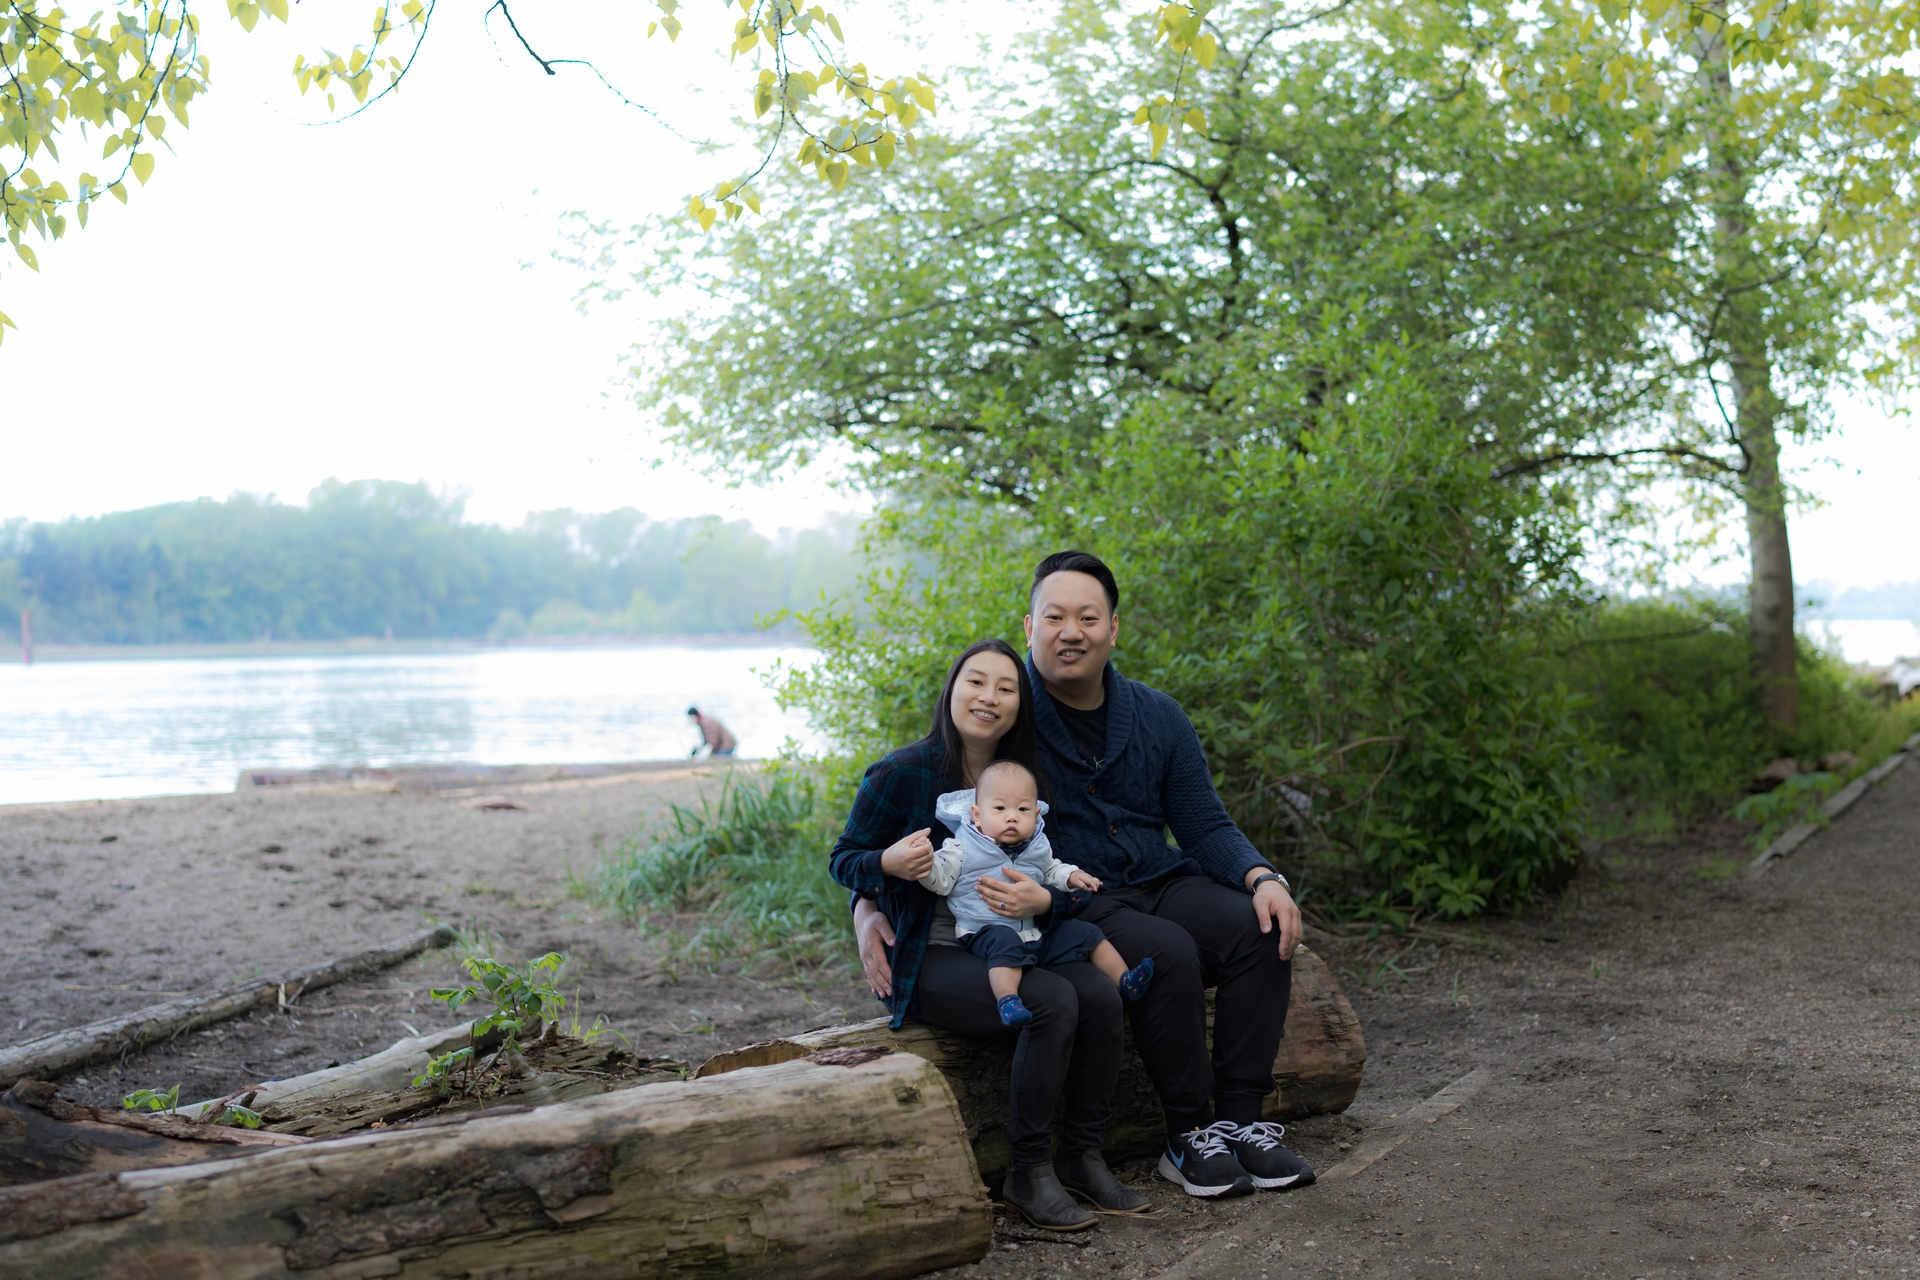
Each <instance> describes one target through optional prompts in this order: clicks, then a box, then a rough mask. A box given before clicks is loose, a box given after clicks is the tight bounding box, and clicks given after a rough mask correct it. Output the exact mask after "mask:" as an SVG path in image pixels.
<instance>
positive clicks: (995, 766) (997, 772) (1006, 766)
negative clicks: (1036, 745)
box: [973, 760, 1040, 796]
mask: <svg viewBox="0 0 1920 1280" xmlns="http://www.w3.org/2000/svg"><path fill="white" fill-rule="evenodd" d="M1016 775H1017V776H1019V777H1022V778H1025V779H1026V780H1027V781H1028V782H1030V783H1032V784H1033V789H1034V792H1035V793H1036V794H1038V792H1039V790H1040V780H1039V779H1038V778H1037V777H1035V776H1034V772H1033V770H1031V769H1029V768H1027V766H1025V765H1023V764H1021V763H1020V762H1019V761H1018V760H995V761H994V762H993V763H992V764H990V765H988V766H987V767H986V768H984V769H982V770H981V771H980V776H979V777H977V778H975V779H974V780H973V793H974V795H976V796H978V795H979V794H980V793H981V792H982V791H986V790H988V789H989V788H991V787H992V786H993V783H994V780H995V779H999V778H1005V779H1008V780H1011V779H1012V778H1013V777H1014V776H1016Z"/></svg>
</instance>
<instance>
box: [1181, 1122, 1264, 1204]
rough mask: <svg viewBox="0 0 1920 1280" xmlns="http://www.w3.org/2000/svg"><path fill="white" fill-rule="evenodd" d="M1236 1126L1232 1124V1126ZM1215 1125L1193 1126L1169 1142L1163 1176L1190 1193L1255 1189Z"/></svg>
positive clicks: (1216, 1193)
mask: <svg viewBox="0 0 1920 1280" xmlns="http://www.w3.org/2000/svg"><path fill="white" fill-rule="evenodd" d="M1229 1127H1232V1126H1229ZM1219 1128H1220V1126H1219V1125H1217V1124H1216V1125H1214V1126H1213V1127H1212V1128H1208V1129H1189V1130H1187V1131H1186V1132H1185V1133H1183V1134H1181V1135H1180V1136H1179V1137H1177V1138H1174V1139H1172V1140H1171V1141H1169V1142H1168V1143H1167V1149H1166V1151H1165V1152H1163V1153H1162V1154H1161V1156H1160V1176H1161V1177H1163V1178H1165V1179H1166V1180H1167V1181H1168V1182H1177V1183H1179V1184H1180V1185H1181V1186H1182V1187H1183V1188H1185V1189H1186V1193H1187V1194H1188V1195H1190V1196H1202V1197H1205V1198H1207V1199H1212V1198H1213V1197H1216V1196H1244V1195H1251V1194H1252V1193H1253V1179H1252V1178H1251V1177H1249V1176H1248V1175H1247V1171H1246V1170H1245V1169H1242V1168H1241V1167H1240V1162H1239V1161H1238V1160H1236V1159H1234V1158H1233V1152H1232V1151H1231V1150H1229V1149H1228V1147H1227V1144H1226V1141H1225V1139H1223V1138H1222V1137H1221V1136H1220V1134H1219V1133H1217V1132H1216V1130H1218V1129H1219Z"/></svg>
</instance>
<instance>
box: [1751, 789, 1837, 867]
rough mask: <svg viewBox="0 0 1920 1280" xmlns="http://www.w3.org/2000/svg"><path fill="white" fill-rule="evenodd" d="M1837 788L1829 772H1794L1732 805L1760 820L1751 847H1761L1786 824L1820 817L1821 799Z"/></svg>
mask: <svg viewBox="0 0 1920 1280" xmlns="http://www.w3.org/2000/svg"><path fill="white" fill-rule="evenodd" d="M1839 788H1840V779H1839V777H1838V776H1836V775H1834V774H1831V773H1801V774H1796V775H1794V776H1793V777H1791V778H1788V779H1787V780H1786V781H1785V782H1783V783H1781V784H1780V785H1779V786H1777V787H1775V788H1774V789H1773V790H1771V791H1763V792H1761V793H1760V794H1759V795H1755V796H1748V797H1747V798H1746V799H1745V800H1742V801H1741V802H1740V803H1739V804H1736V805H1735V806H1733V816H1734V817H1735V818H1736V819H1738V820H1739V821H1741V822H1752V823H1757V824H1759V825H1758V829H1757V830H1755V832H1754V833H1753V847H1754V848H1755V849H1764V848H1766V847H1767V845H1768V844H1770V843H1771V842H1772V841H1773V838H1774V837H1775V836H1777V835H1779V834H1780V833H1781V832H1782V831H1785V830H1786V829H1787V828H1789V827H1793V826H1797V825H1799V824H1800V823H1802V822H1819V821H1821V813H1820V802H1821V801H1823V800H1825V799H1826V798H1827V797H1828V796H1830V795H1832V794H1833V793H1834V792H1835V791H1837V790H1839Z"/></svg>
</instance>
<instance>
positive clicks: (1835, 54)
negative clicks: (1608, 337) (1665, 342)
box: [1503, 0, 1920, 734]
mask: <svg viewBox="0 0 1920 1280" xmlns="http://www.w3.org/2000/svg"><path fill="white" fill-rule="evenodd" d="M1532 12H1533V13H1534V14H1535V15H1536V16H1535V18H1534V20H1533V21H1530V22H1527V23H1523V24H1516V25H1515V27H1513V28H1512V29H1511V32H1512V37H1513V39H1512V41H1511V43H1509V44H1508V45H1507V46H1506V47H1505V49H1504V51H1503V59H1504V62H1505V69H1504V72H1503V78H1504V80H1505V82H1506V83H1507V84H1508V85H1509V87H1510V88H1511V89H1512V90H1513V91H1514V92H1515V93H1516V94H1520V95H1523V96H1525V95H1532V96H1534V97H1536V98H1539V99H1541V100H1545V101H1547V102H1548V103H1549V104H1550V105H1551V107H1552V108H1554V109H1558V110H1565V111H1574V110H1577V109H1579V108H1578V106H1577V104H1579V103H1581V102H1587V101H1607V102H1631V103H1633V104H1635V105H1636V106H1637V107H1638V108H1639V109H1641V110H1642V111H1644V112H1646V113H1647V114H1648V115H1649V119H1648V120H1647V121H1646V123H1645V124H1643V125H1642V126H1641V127H1640V129H1639V130H1638V131H1637V132H1636V134H1635V135H1634V136H1635V140H1636V141H1637V142H1638V144H1639V147H1640V153H1641V155H1642V156H1643V157H1644V163H1645V164H1646V166H1647V168H1648V169H1649V171H1650V172H1652V173H1654V174H1656V175H1657V176H1659V177H1660V178H1661V180H1662V197H1661V198H1662V199H1664V200H1665V201H1667V202H1668V203H1669V204H1670V205H1671V206H1673V207H1675V208H1677V209H1681V210H1685V211H1686V212H1687V215H1688V216H1687V217H1685V218H1683V219H1682V220H1681V222H1680V223H1679V224H1678V226H1679V231H1680V234H1679V235H1678V236H1676V238H1675V239H1674V241H1673V243H1672V245H1671V247H1670V249H1669V250H1668V254H1667V257H1668V272H1669V274H1670V278H1671V287H1670V288H1669V289H1668V291H1667V294H1668V297H1669V299H1670V304H1669V306H1670V310H1669V315H1670V317H1671V321H1672V330H1673V339H1672V343H1671V350H1672V352H1673V355H1674V363H1675V366H1676V369H1675V371H1676V373H1677V374H1678V375H1679V379H1680V380H1679V383H1678V385H1679V386H1680V387H1682V388H1683V389H1684V390H1685V391H1686V392H1687V394H1686V395H1685V396H1684V397H1682V398H1680V399H1677V400H1676V402H1675V405H1674V412H1673V415H1672V419H1671V421H1672V423H1673V426H1672V427H1671V429H1670V431H1669V434H1668V442H1669V443H1668V447H1669V448H1670V449H1672V450H1673V451H1674V456H1675V457H1680V458H1684V461H1685V466H1684V474H1687V475H1689V476H1690V477H1692V478H1693V479H1695V480H1698V481H1700V482H1701V483H1702V484H1704V485H1707V486H1713V487H1717V488H1718V489H1720V490H1721V491H1722V492H1724V493H1726V494H1727V495H1729V496H1730V498H1731V499H1732V504H1733V506H1734V508H1735V509H1737V510H1738V511H1739V512H1740V513H1741V515H1742V516H1743V517H1744V523H1745V528H1746V534H1747V551H1748V557H1749V561H1750V571H1751V572H1750V584H1751V585H1750V599H1749V609H1748V616H1749V636H1750V645H1751V650H1752V657H1753V663H1754V668H1755V672H1756V674H1757V675H1758V677H1759V684H1758V688H1759V691H1760V692H1759V697H1760V700H1761V709H1762V711H1763V712H1764V714H1765V716H1766V718H1767V719H1768V721H1769V722H1770V723H1771V724H1772V725H1773V727H1774V729H1775V731H1776V732H1777V733H1780V734H1790V733H1791V731H1792V730H1793V728H1794V725H1795V722H1796V719H1797V716H1798V697H1799V687H1800V681H1799V679H1798V676H1797V671H1798V663H1797V659H1796V653H1797V648H1796V642H1795V638H1794V612H1795V591H1794V579H1793V565H1792V555H1791V548H1790V539H1789V536H1788V522H1787V512H1788V507H1789V505H1790V501H1791V498H1792V496H1793V495H1792V491H1791V488H1790V485H1789V483H1788V480H1787V478H1786V477H1785V476H1784V475H1783V472H1782V468H1781V449H1782V444H1783V442H1784V441H1788V440H1793V439H1800V440H1805V439H1812V438H1817V437H1818V436H1819V435H1820V434H1821V433H1822V432H1823V431H1825V430H1826V429H1827V428H1828V427H1829V426H1830V425H1831V421H1832V411H1831V406H1832V402H1833V397H1834V394H1835V392H1836V391H1838V390H1840V389H1842V388H1845V387H1863V386H1864V387H1867V388H1876V389H1879V390H1882V391H1885V392H1888V393H1891V392H1894V391H1897V390H1899V389H1901V388H1904V387H1907V386H1910V385H1911V383H1912V379H1913V375H1914V373H1915V370H1916V367H1920V366H1916V363H1915V357H1916V356H1917V355H1920V326H1917V325H1916V311H1915V306H1914V299H1915V296H1916V285H1920V277H1917V275H1916V273H1917V272H1920V256H1917V255H1916V249H1915V238H1914V227H1915V220H1916V215H1917V214H1920V205H1916V192H1915V188H1914V184H1913V181H1912V165H1913V156H1914V155H1915V154H1916V149H1917V148H1920V87H1917V84H1916V79H1915V74H1914V71H1915V68H1914V65H1913V59H1912V50H1913V48H1914V46H1915V44H1916V41H1920V8H1916V7H1915V6H1913V5H1883V4H1879V3H1873V2H1872V0H1835V2H1833V3H1819V4H1813V3H1805V2H1803V0H1631V3H1629V2H1627V0H1621V2H1619V3H1607V4H1600V5H1586V4H1554V5H1546V6H1541V7H1538V8H1536V9H1534V10H1533V11H1532ZM1574 452H1575V453H1577V452H1578V451H1574ZM1604 453H1605V451H1594V452H1593V453H1592V454H1591V455H1590V456H1591V457H1598V458H1599V459H1600V460H1605V458H1604Z"/></svg>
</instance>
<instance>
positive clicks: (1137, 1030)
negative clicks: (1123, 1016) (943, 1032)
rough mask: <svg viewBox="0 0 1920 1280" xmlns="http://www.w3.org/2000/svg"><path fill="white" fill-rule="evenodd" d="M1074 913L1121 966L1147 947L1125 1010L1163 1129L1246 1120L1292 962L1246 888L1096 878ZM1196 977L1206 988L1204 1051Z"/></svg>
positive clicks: (1280, 1021)
mask: <svg viewBox="0 0 1920 1280" xmlns="http://www.w3.org/2000/svg"><path fill="white" fill-rule="evenodd" d="M1078 918H1079V919H1081V920H1087V921H1091V922H1092V923H1094V924H1097V925H1099V926H1100V931H1101V932H1102V933H1104V934H1106V935H1107V941H1108V942H1111V943H1112V944H1113V945H1114V947H1115V948H1117V949H1118V950H1119V952H1120V954H1121V956H1122V957H1123V958H1124V959H1125V960H1126V962H1127V964H1128V966H1129V967H1131V966H1133V965H1136V964H1139V963H1140V962H1141V961H1142V960H1144V959H1145V958H1146V957H1148V956H1152V957H1153V965H1154V969H1153V985H1152V986H1151V987H1149V988H1147V994H1146V998H1145V999H1144V1000H1141V1001H1140V1002H1139V1003H1137V1004H1134V1005H1130V1006H1128V1011H1127V1012H1128V1017H1130V1018H1131V1019H1132V1020H1133V1042H1134V1044H1135V1045H1137V1046H1139V1049H1140V1057H1141V1059H1142V1060H1143V1061H1144V1062H1145V1064H1146V1068H1147V1076H1148V1078H1149V1079H1151V1080H1152V1081H1153V1087H1154V1090H1155V1091H1156V1092H1157V1093H1158V1094H1159V1095H1160V1105H1161V1108H1162V1109H1163V1110H1164V1111H1165V1112H1166V1119H1167V1132H1168V1133H1169V1134H1170V1135H1171V1134H1176V1133H1184V1132H1185V1131H1186V1130H1188V1129H1191V1128H1194V1127H1196V1126H1198V1125H1203V1124H1206V1123H1208V1122H1209V1121H1210V1120H1213V1119H1216V1118H1217V1119H1221V1120H1232V1121H1233V1122H1234V1123H1236V1124H1251V1123H1252V1122H1253V1121H1255V1120H1258V1119H1259V1118H1260V1103H1261V1102H1262V1100H1264V1099H1265V1098H1266V1096H1267V1094H1269V1093H1271V1092H1272V1091H1273V1058H1274V1055H1275V1054H1276V1053H1278V1052H1279V1050H1280V1036H1281V1033H1282V1031H1283V1030H1284V1029H1285V1026H1286V1021H1287V997H1288V996H1289V995H1291V994H1292V991H1293V964H1292V962H1290V961H1286V960H1282V959H1281V958H1280V939H1279V937H1278V935H1277V934H1272V933H1261V932H1260V922H1259V920H1258V919H1257V918H1256V917H1255V916H1254V914H1253V901H1252V899H1250V898H1248V897H1247V895H1246V894H1244V893H1241V892H1239V891H1238V890H1235V889H1230V888H1228V887H1227V886H1226V885H1223V884H1221V883H1220V882H1219V881H1217V880H1212V879H1209V878H1208V877H1206V876H1171V877H1169V878H1167V879H1165V880H1160V881H1156V882H1154V883H1152V884H1149V885H1141V886H1138V887H1134V888H1120V887H1114V888H1103V889H1101V891H1100V892H1099V893H1096V894H1094V895H1093V900H1092V901H1091V902H1090V903H1088V904H1087V907H1086V909H1085V910H1084V911H1082V912H1081V913H1080V915H1079V917H1078ZM1207 987H1217V988H1218V993H1217V994H1216V995H1215V997H1214V1006H1213V1052H1212V1054H1211V1056H1209V1054H1208V1052H1207V1043H1206V1007H1205V1004H1204V1003H1203V1001H1204V998H1205V989H1206V988H1207ZM1023 998H1024V997H1023Z"/></svg>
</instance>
